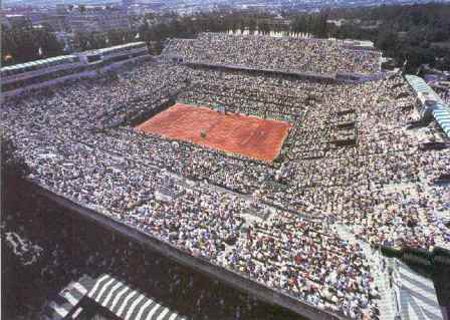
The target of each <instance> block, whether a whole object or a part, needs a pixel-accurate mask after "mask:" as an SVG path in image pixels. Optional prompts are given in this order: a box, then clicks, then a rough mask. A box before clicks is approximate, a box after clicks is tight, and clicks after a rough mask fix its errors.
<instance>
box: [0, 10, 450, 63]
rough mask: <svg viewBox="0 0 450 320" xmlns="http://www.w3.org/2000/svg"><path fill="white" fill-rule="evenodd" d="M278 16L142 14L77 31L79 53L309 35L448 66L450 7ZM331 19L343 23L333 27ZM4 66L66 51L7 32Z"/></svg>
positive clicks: (27, 31) (40, 37) (48, 36)
mask: <svg viewBox="0 0 450 320" xmlns="http://www.w3.org/2000/svg"><path fill="white" fill-rule="evenodd" d="M281 16H282V17H283V18H282V19H280V17H277V16H275V15H273V14H269V13H264V12H242V11H237V10H228V11H217V12H209V13H198V14H194V15H190V16H178V15H176V14H174V13H170V14H165V15H162V16H157V15H155V14H148V15H145V16H143V18H142V19H141V21H140V24H139V27H137V28H135V29H129V30H111V31H108V32H92V33H87V32H86V33H77V34H75V35H74V38H73V46H74V49H75V50H76V51H84V50H90V49H98V48H103V47H108V46H114V45H119V44H123V43H127V42H131V41H145V42H147V43H148V44H149V48H150V50H151V52H152V53H153V54H159V53H160V52H161V50H162V48H163V46H164V42H165V40H166V39H168V38H174V37H179V38H194V37H196V36H197V34H199V33H201V32H227V31H233V32H236V31H238V30H241V31H242V30H247V31H248V32H249V33H250V34H252V33H254V32H255V31H258V32H259V33H262V34H268V33H270V32H271V31H275V32H279V31H285V32H294V33H299V32H302V33H308V34H311V35H313V36H315V37H319V38H329V37H333V38H339V39H346V38H347V39H364V40H371V41H373V42H374V43H375V45H376V47H377V48H379V49H381V50H383V52H384V53H385V55H386V56H388V57H392V58H393V59H394V62H395V63H396V64H397V65H401V64H403V62H404V61H405V60H407V67H408V69H409V71H410V72H411V71H414V70H415V69H417V68H418V67H419V66H420V65H421V64H423V63H428V64H430V65H431V66H432V67H435V68H438V69H449V66H450V31H449V30H450V5H448V4H425V5H409V6H379V7H373V8H353V9H332V8H325V9H323V10H321V11H320V12H318V13H298V12H297V13H296V12H282V13H281ZM331 20H334V21H340V23H339V24H337V23H330V21H331ZM2 44H3V54H2V55H3V59H2V60H3V61H2V62H3V64H8V63H9V64H10V63H20V62H25V61H30V60H35V59H39V58H43V57H51V56H55V55H60V54H63V52H64V50H63V49H64V48H63V46H62V45H61V44H60V43H58V41H57V40H56V38H55V36H54V35H53V33H52V32H51V30H50V29H48V28H41V29H33V28H32V27H25V28H13V29H4V30H3V32H2Z"/></svg>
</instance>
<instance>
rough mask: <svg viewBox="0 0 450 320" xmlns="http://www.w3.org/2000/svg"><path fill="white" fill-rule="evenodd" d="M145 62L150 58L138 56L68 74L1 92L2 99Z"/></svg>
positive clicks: (148, 56)
mask: <svg viewBox="0 0 450 320" xmlns="http://www.w3.org/2000/svg"><path fill="white" fill-rule="evenodd" d="M146 60H151V56H150V55H145V56H139V57H135V58H132V59H128V60H124V61H118V62H114V63H111V64H107V65H103V66H99V67H98V68H96V69H91V70H87V71H83V72H78V73H74V74H70V75H67V76H63V77H58V78H55V79H52V80H48V81H44V82H41V83H37V84H32V85H28V86H26V87H21V88H18V89H15V90H9V91H4V92H2V95H3V96H4V97H13V96H17V95H20V94H24V93H27V92H29V91H33V90H38V89H42V88H45V87H49V86H53V85H57V84H61V83H64V82H68V81H74V80H79V79H84V78H95V77H98V76H100V75H101V74H103V73H106V72H109V71H113V70H116V69H118V68H120V67H122V66H124V65H127V64H133V63H140V62H143V61H146Z"/></svg>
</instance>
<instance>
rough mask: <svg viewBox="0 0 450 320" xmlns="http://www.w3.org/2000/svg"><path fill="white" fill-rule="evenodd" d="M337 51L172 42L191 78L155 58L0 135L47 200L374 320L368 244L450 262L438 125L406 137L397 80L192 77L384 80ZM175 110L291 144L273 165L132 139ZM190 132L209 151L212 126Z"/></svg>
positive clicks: (24, 117)
mask: <svg viewBox="0 0 450 320" xmlns="http://www.w3.org/2000/svg"><path fill="white" fill-rule="evenodd" d="M297 42H298V43H297ZM337 46H338V45H337V44H333V43H330V42H327V41H324V40H316V39H308V40H305V39H272V38H270V37H262V38H257V37H256V36H240V37H238V36H230V35H225V34H224V35H221V34H203V35H201V36H199V38H198V39H197V40H172V41H171V42H170V43H169V44H168V46H167V48H166V50H165V51H164V52H163V54H166V55H169V56H173V55H174V54H175V53H176V55H177V56H178V57H181V58H182V60H183V61H185V62H186V61H188V62H191V63H190V64H188V65H186V64H184V63H178V62H180V61H179V60H178V61H177V63H174V62H168V60H165V59H161V60H160V61H156V62H155V61H153V62H145V63H140V64H136V65H133V66H131V67H126V68H122V69H120V70H118V71H117V73H115V74H114V76H112V75H111V74H110V73H109V74H107V75H105V74H103V75H100V76H99V77H98V78H96V79H88V80H84V81H78V82H76V83H68V84H60V85H58V86H52V87H49V88H44V89H40V90H39V91H30V92H28V93H27V94H22V95H20V96H16V97H9V98H7V99H6V100H5V101H4V104H3V105H4V106H3V111H4V112H3V113H4V115H3V117H2V122H1V123H2V126H4V127H5V128H7V133H8V134H9V135H10V136H11V137H12V139H13V140H14V142H15V144H16V145H17V147H18V152H19V154H20V155H21V156H22V157H23V158H24V159H25V160H26V163H27V164H28V165H29V166H30V167H31V170H32V172H31V174H30V175H29V177H28V178H29V179H30V180H32V181H33V182H35V183H37V184H39V185H41V186H43V187H45V188H46V189H49V190H51V191H52V192H54V193H56V194H58V195H61V196H63V197H65V198H68V199H70V200H72V201H74V202H76V203H77V204H79V205H81V206H84V207H87V208H90V209H94V210H96V211H98V212H101V213H102V214H104V215H106V216H108V217H111V218H113V219H115V220H117V221H121V222H123V223H125V224H127V225H130V226H133V227H134V228H136V229H138V230H141V231H142V232H144V233H146V234H148V235H150V236H152V237H156V238H158V239H159V240H161V241H163V242H165V243H169V244H171V245H172V246H175V247H176V248H178V249H180V250H182V251H184V252H186V253H188V254H189V255H192V256H194V257H198V258H201V259H204V260H207V261H208V262H210V263H211V264H213V265H216V266H220V267H222V268H225V269H227V270H231V271H234V272H236V273H237V274H240V275H242V276H245V277H248V278H250V279H251V280H253V281H255V282H257V283H260V284H262V285H265V286H267V287H269V288H271V289H274V290H277V291H279V292H283V293H285V294H287V295H289V296H291V297H294V298H295V299H298V300H299V301H302V302H303V303H306V304H309V305H312V306H314V307H316V308H318V309H320V310H325V311H327V312H330V313H333V314H337V315H342V316H345V317H350V318H354V319H368V318H376V315H377V314H378V313H379V311H378V307H377V299H379V298H380V297H379V295H380V293H379V292H378V290H377V286H376V284H375V281H374V276H373V267H372V266H371V264H370V261H369V259H368V258H367V254H366V251H365V250H364V248H363V247H362V246H361V245H360V242H361V241H362V242H363V243H365V244H367V245H370V247H371V248H373V249H375V248H376V247H377V246H380V245H382V246H387V247H395V248H400V247H412V248H421V249H426V250H431V249H432V248H433V247H435V246H441V247H446V248H450V231H449V229H448V228H447V227H446V225H445V222H446V221H448V219H449V215H450V214H449V207H448V206H449V204H448V199H450V190H449V188H448V186H446V185H445V184H439V183H436V182H437V181H438V180H439V179H441V178H442V177H448V174H449V171H448V170H449V168H450V149H449V148H443V149H434V148H425V147H424V146H430V145H432V144H436V143H439V142H445V141H446V140H447V139H448V137H446V135H445V133H444V132H443V131H442V130H441V129H440V128H439V127H438V126H437V125H436V124H435V123H431V124H430V125H428V126H425V127H420V126H414V125H411V124H414V123H417V122H419V120H420V113H419V105H418V101H417V99H416V95H415V94H414V92H413V90H412V89H411V88H410V87H409V85H408V83H407V82H406V81H405V79H404V78H403V76H402V75H401V74H399V73H396V74H390V75H386V76H385V77H384V78H383V79H381V80H376V81H368V82H362V83H356V84H355V83H351V84H350V83H341V82H330V81H319V80H314V81H313V80H305V79H300V78H296V77H292V76H286V75H283V74H280V73H276V72H273V73H269V74H268V73H267V72H261V73H258V72H254V70H253V71H252V72H249V71H248V70H237V69H226V68H223V69H210V68H205V66H204V65H202V66H201V67H200V66H196V65H195V64H192V62H200V63H202V64H204V63H206V64H209V63H211V64H223V65H230V64H231V65H235V66H236V65H238V66H249V67H251V68H252V69H258V68H261V69H264V70H269V69H270V70H288V69H295V70H297V71H298V72H306V73H309V72H311V73H320V74H333V73H336V72H337V71H342V72H348V73H363V74H365V73H379V72H381V70H380V69H379V68H380V65H379V62H378V60H379V57H380V53H379V52H377V51H371V50H370V51H366V50H353V51H352V50H342V49H339V47H337ZM169 60H170V59H169ZM175 103H179V104H185V105H189V106H191V107H194V108H196V107H207V108H210V109H212V110H215V112H217V113H218V114H219V115H220V116H221V117H230V116H232V115H234V114H240V115H243V116H250V117H257V118H260V119H269V120H277V121H282V122H285V123H288V124H289V132H288V135H287V137H286V138H285V139H284V142H283V144H282V148H281V150H279V153H278V156H277V157H276V158H275V159H274V160H273V161H268V160H258V159H255V158H252V157H249V156H246V155H243V154H239V153H236V152H233V153H230V152H227V151H226V150H222V149H220V148H214V147H211V146H208V144H207V143H199V142H196V143H194V142H192V141H189V139H188V140H186V139H173V138H170V137H168V136H166V135H164V134H159V133H155V132H152V131H151V130H149V131H143V130H138V129H137V128H136V126H137V125H139V124H141V123H143V122H145V121H146V120H147V119H148V118H151V116H153V115H159V114H161V113H162V112H167V110H170V108H172V106H173V105H174V104H175ZM173 121H174V122H176V121H177V119H176V118H174V120H173ZM174 125H176V123H174ZM191 126H192V127H197V128H198V131H199V134H200V135H201V138H202V139H204V140H208V130H209V129H210V127H208V126H204V124H203V123H201V121H200V120H199V121H198V122H196V123H192V124H191ZM255 130H256V129H255ZM224 139H226V136H225V137H224ZM161 194H162V195H164V196H163V197H161ZM446 199H447V200H446ZM348 234H350V235H351V236H350V238H352V239H354V240H355V241H351V240H349V236H348Z"/></svg>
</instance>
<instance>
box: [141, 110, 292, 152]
mask: <svg viewBox="0 0 450 320" xmlns="http://www.w3.org/2000/svg"><path fill="white" fill-rule="evenodd" d="M136 128H137V129H138V130H140V131H143V132H148V133H156V134H159V135H162V136H164V137H166V138H170V139H176V140H184V141H189V142H193V143H196V144H199V145H204V146H207V147H210V148H214V149H219V150H222V151H225V152H228V153H235V154H236V153H237V154H241V155H244V156H247V157H250V158H253V159H257V160H264V161H273V160H274V159H275V158H276V157H277V156H278V154H279V153H280V150H281V147H282V146H283V142H284V140H285V139H286V137H287V135H288V133H289V129H290V128H291V125H290V124H289V123H287V122H283V121H276V120H264V119H260V118H257V117H253V116H244V115H239V114H233V113H231V114H230V113H227V114H223V113H219V112H217V111H214V110H211V109H209V108H205V107H194V106H189V105H185V104H180V103H177V104H175V105H174V106H172V107H170V108H169V109H167V110H165V111H163V112H161V113H159V114H157V115H156V116H154V117H152V118H150V119H149V120H147V121H146V122H144V123H142V124H140V125H138V126H137V127H136Z"/></svg>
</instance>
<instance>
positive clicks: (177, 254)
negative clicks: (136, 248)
mask: <svg viewBox="0 0 450 320" xmlns="http://www.w3.org/2000/svg"><path fill="white" fill-rule="evenodd" d="M25 183H28V184H30V186H31V187H32V188H36V191H37V192H38V193H39V194H40V195H42V196H44V197H46V198H48V199H49V200H51V201H54V202H55V203H57V204H58V205H61V206H63V207H64V208H67V211H63V212H64V214H71V213H77V214H78V215H79V216H80V218H84V219H87V220H89V221H90V222H93V223H96V224H98V225H100V226H102V227H105V228H108V229H109V230H111V231H112V232H117V233H118V234H121V235H124V236H126V237H127V238H129V239H131V240H134V241H136V242H138V243H140V244H142V245H145V246H147V247H148V248H150V249H152V250H154V251H157V252H158V253H160V254H162V255H163V256H165V257H167V258H169V259H172V260H174V261H176V262H178V263H180V264H182V265H185V266H187V267H189V268H192V269H194V270H196V271H199V272H201V273H203V274H205V275H207V276H209V277H212V278H216V279H218V280H220V281H222V282H224V283H226V284H228V285H230V286H232V287H233V288H235V289H237V290H239V291H242V292H246V293H248V294H251V295H254V296H256V297H258V298H259V299H261V300H263V301H265V302H267V303H269V304H276V305H279V306H281V307H283V308H286V309H289V310H291V311H293V312H295V313H297V314H299V315H301V316H303V317H306V318H308V319H311V320H343V319H346V318H345V317H344V316H341V315H338V314H333V313H331V312H328V311H323V310H320V309H317V308H315V307H314V306H312V305H309V304H307V303H305V302H301V301H299V300H298V299H295V298H294V297H292V296H290V295H288V294H286V293H282V292H280V291H277V290H274V289H272V288H269V287H267V286H265V285H263V284H260V283H257V282H255V281H253V280H251V279H250V278H248V277H246V276H244V275H242V274H238V273H237V272H234V271H231V270H227V269H224V268H222V267H219V266H216V265H214V264H212V263H210V262H209V261H207V260H206V259H204V258H201V257H193V256H191V255H189V254H188V253H186V252H184V251H182V250H180V249H178V248H176V247H174V246H172V245H170V244H168V243H167V242H164V241H163V240H161V239H158V238H157V237H155V236H152V235H149V234H146V233H144V232H142V231H139V230H137V229H136V228H133V227H131V226H129V225H127V224H125V223H123V222H121V221H119V220H116V219H114V218H112V217H108V216H106V215H103V214H101V213H98V212H96V211H94V210H91V209H88V208H85V207H82V206H80V205H78V204H76V203H75V202H73V201H71V200H69V199H67V198H65V197H63V196H60V195H58V194H56V193H54V192H52V191H50V190H48V189H46V188H44V187H42V186H40V185H38V184H36V183H34V182H32V181H29V180H26V181H25Z"/></svg>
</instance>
